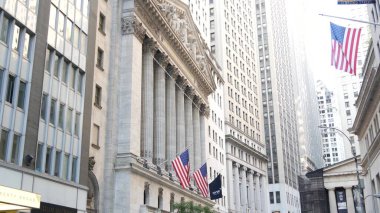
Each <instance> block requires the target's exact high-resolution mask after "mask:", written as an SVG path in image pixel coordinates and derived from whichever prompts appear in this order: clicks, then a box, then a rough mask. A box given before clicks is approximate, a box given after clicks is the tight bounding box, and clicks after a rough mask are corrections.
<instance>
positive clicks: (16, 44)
mask: <svg viewBox="0 0 380 213" xmlns="http://www.w3.org/2000/svg"><path fill="white" fill-rule="evenodd" d="M12 49H13V50H15V51H17V52H19V51H20V27H19V26H17V25H15V26H14V29H13V39H12Z"/></svg>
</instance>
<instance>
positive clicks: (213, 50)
mask: <svg viewBox="0 0 380 213" xmlns="http://www.w3.org/2000/svg"><path fill="white" fill-rule="evenodd" d="M211 53H215V45H212V46H211Z"/></svg>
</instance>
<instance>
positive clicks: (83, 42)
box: [80, 32, 87, 55]
mask: <svg viewBox="0 0 380 213" xmlns="http://www.w3.org/2000/svg"><path fill="white" fill-rule="evenodd" d="M80 52H81V53H82V54H84V55H86V53H87V35H86V34H84V33H83V32H82V33H81V37H80Z"/></svg>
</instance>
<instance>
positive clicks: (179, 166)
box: [172, 149, 190, 188]
mask: <svg viewBox="0 0 380 213" xmlns="http://www.w3.org/2000/svg"><path fill="white" fill-rule="evenodd" d="M172 165H173V168H174V171H175V173H176V174H177V177H178V179H179V182H180V183H181V186H182V188H186V187H189V186H190V164H189V150H188V149H186V150H185V151H184V152H182V154H181V155H180V156H177V157H176V158H175V159H174V160H173V161H172Z"/></svg>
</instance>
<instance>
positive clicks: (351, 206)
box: [328, 187, 355, 213]
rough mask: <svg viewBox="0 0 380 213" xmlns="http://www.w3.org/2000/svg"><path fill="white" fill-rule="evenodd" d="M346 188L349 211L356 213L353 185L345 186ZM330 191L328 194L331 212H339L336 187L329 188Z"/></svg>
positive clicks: (349, 212)
mask: <svg viewBox="0 0 380 213" xmlns="http://www.w3.org/2000/svg"><path fill="white" fill-rule="evenodd" d="M344 190H345V193H346V205H347V211H348V213H355V207H354V196H353V193H352V187H344ZM328 191H329V192H328V196H329V205H330V212H331V213H337V212H338V206H337V200H336V193H335V188H329V189H328Z"/></svg>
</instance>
